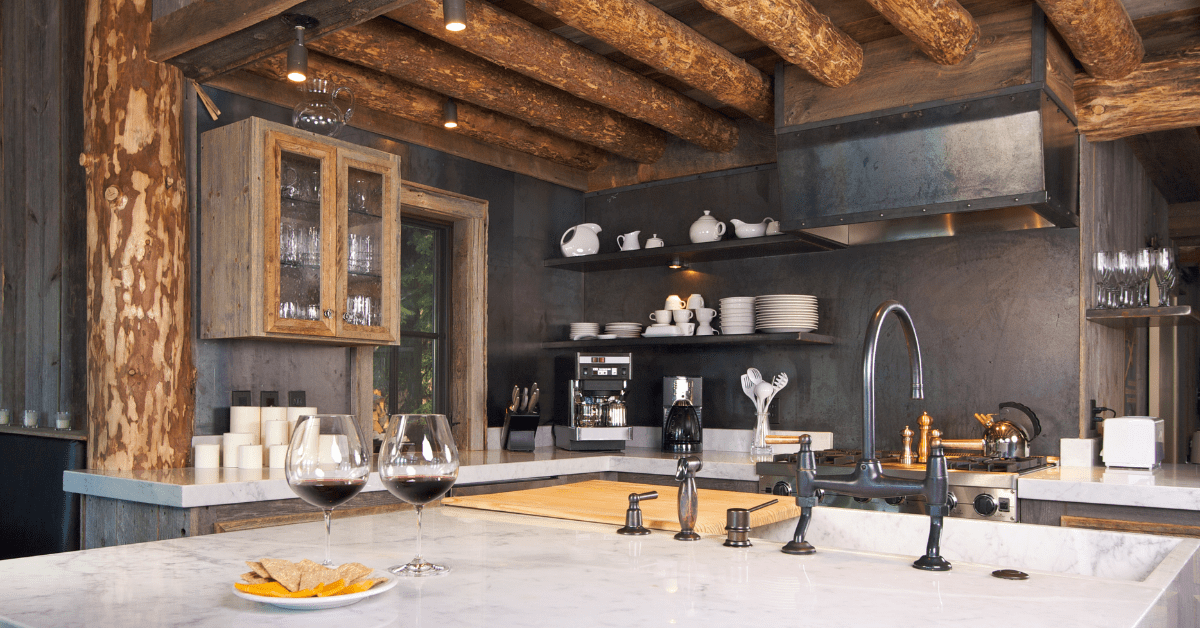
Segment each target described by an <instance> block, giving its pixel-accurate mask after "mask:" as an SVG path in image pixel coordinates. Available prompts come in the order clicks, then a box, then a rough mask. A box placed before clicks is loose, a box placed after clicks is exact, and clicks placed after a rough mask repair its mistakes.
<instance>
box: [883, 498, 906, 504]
mask: <svg viewBox="0 0 1200 628" xmlns="http://www.w3.org/2000/svg"><path fill="white" fill-rule="evenodd" d="M883 501H884V502H886V503H887V504H888V505H889V506H899V505H900V504H903V503H904V498H903V497H888V498H886V499H884V500H883Z"/></svg>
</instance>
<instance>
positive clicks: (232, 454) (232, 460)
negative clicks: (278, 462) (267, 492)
mask: <svg viewBox="0 0 1200 628" xmlns="http://www.w3.org/2000/svg"><path fill="white" fill-rule="evenodd" d="M252 436H253V434H235V433H233V432H230V433H228V434H225V435H224V438H223V439H222V441H221V454H222V455H223V456H224V458H225V466H226V467H236V466H238V447H241V446H242V445H252V444H254V443H253V438H251V437H252ZM260 464H261V463H260Z"/></svg>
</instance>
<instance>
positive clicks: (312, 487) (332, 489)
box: [291, 478, 367, 508]
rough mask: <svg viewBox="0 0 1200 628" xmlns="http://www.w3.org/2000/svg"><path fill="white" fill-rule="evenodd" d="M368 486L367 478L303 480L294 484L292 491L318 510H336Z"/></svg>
mask: <svg viewBox="0 0 1200 628" xmlns="http://www.w3.org/2000/svg"><path fill="white" fill-rule="evenodd" d="M366 484H367V479H366V478H359V479H357V480H301V481H299V482H293V483H292V485H291V486H292V490H293V491H295V492H296V494H297V495H299V496H300V499H303V500H304V501H306V502H308V503H310V504H312V505H313V506H316V507H317V508H336V507H337V506H341V505H342V504H344V503H346V502H347V501H348V500H349V499H350V498H351V497H354V496H355V495H358V492H359V491H361V490H362V489H363V487H364V486H366Z"/></svg>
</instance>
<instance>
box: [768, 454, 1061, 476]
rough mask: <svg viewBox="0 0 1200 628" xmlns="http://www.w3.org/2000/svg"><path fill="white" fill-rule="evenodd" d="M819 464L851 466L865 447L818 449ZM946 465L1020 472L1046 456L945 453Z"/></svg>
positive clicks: (791, 457)
mask: <svg viewBox="0 0 1200 628" xmlns="http://www.w3.org/2000/svg"><path fill="white" fill-rule="evenodd" d="M813 454H814V455H815V456H816V458H817V466H818V467H848V466H853V465H854V463H856V462H858V460H859V458H861V457H862V450H857V449H826V450H823V451H815V452H813ZM875 457H876V458H877V459H878V460H879V462H880V463H882V464H883V465H884V466H885V467H886V466H896V467H900V468H909V467H922V468H923V467H924V466H925V464H924V463H916V464H911V465H903V464H901V463H900V452H898V451H880V452H876V454H875ZM772 461H773V462H782V463H785V464H789V465H795V464H796V454H794V453H791V454H776V455H775V456H774V458H772ZM946 466H947V467H948V468H949V469H950V470H951V471H975V472H985V473H1021V472H1023V471H1030V470H1036V469H1041V468H1044V467H1046V466H1047V461H1046V457H1045V456H1028V457H1023V458H995V457H989V456H955V455H950V456H946Z"/></svg>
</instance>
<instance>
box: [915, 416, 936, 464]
mask: <svg viewBox="0 0 1200 628" xmlns="http://www.w3.org/2000/svg"><path fill="white" fill-rule="evenodd" d="M917 425H919V426H921V443H920V445H918V446H917V462H919V463H921V464H925V463H926V462H929V426H931V425H933V417H931V416H929V413H928V412H922V413H921V418H919V419H917Z"/></svg>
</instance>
